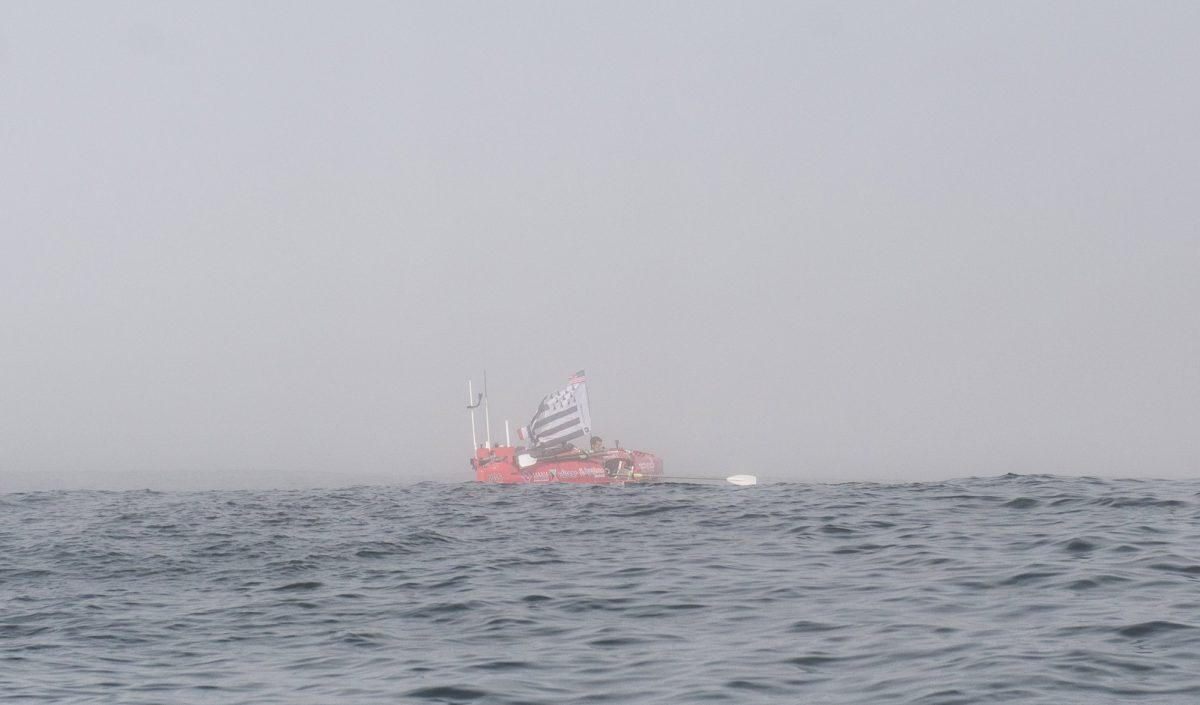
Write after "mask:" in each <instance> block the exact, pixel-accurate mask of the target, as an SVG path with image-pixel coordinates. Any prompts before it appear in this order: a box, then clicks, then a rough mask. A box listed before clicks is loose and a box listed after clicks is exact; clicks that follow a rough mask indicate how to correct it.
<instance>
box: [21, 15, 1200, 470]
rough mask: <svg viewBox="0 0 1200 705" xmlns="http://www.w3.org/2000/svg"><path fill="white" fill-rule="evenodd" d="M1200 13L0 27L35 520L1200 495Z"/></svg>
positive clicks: (420, 18)
mask: <svg viewBox="0 0 1200 705" xmlns="http://www.w3.org/2000/svg"><path fill="white" fill-rule="evenodd" d="M1198 29H1200V3H1194V2H1176V3H1171V2H1154V3H1143V2H1091V1H1088V2H1051V3H1046V2H1025V3H1021V2H995V3H990V4H989V3H982V2H973V3H953V2H932V3H927V2H909V3H896V2H878V3H874V2H860V3H853V4H846V3H840V2H828V3H826V2H812V3H799V2H797V3H764V2H757V3H746V2H729V3H698V2H690V1H689V2H658V3H647V2H641V1H638V2H625V3H619V2H594V3H563V2H543V3H516V4H514V3H448V2H428V3H393V2H383V3H370V2H355V3H333V2H330V3H324V4H321V3H293V2H259V3H251V4H246V3H241V2H208V1H206V2H191V3H171V2H157V1H156V2H132V3H131V2H107V3H91V2H80V3H65V2H11V1H6V2H0V245H2V247H0V336H2V338H0V342H2V344H0V491H8V490H14V489H28V488H34V487H39V488H44V487H113V488H125V487H152V488H156V489H170V488H173V487H188V488H192V487H244V486H295V485H308V484H330V485H338V484H349V483H356V482H407V481H412V480H416V479H436V480H443V481H460V480H467V479H470V478H471V472H470V468H469V467H468V465H467V457H468V455H469V452H470V433H469V428H468V425H467V412H466V410H465V409H464V406H465V403H466V397H467V392H466V380H467V379H468V377H473V378H474V379H475V380H476V381H477V382H478V381H479V380H480V379H481V376H482V370H483V369H484V367H485V366H486V368H487V371H488V376H489V383H490V387H491V399H492V412H493V414H492V418H493V424H494V427H495V428H499V429H501V432H502V420H503V419H504V418H505V417H507V418H509V419H511V420H512V421H513V426H514V429H515V427H516V426H517V425H520V424H522V423H525V422H527V421H528V419H529V417H530V415H531V414H532V413H533V411H534V409H535V407H536V405H537V402H538V401H539V399H540V398H541V396H542V395H543V394H545V393H546V392H548V391H550V390H552V389H554V388H556V387H558V386H561V385H562V384H563V383H565V381H566V378H567V376H568V375H570V374H571V373H572V372H574V371H575V370H577V369H580V368H583V369H585V370H587V372H588V375H589V379H590V384H589V389H590V392H591V397H592V412H593V417H594V421H595V424H596V430H597V432H599V433H600V434H602V435H603V436H604V437H605V438H606V439H607V440H609V441H611V440H614V439H620V440H621V441H622V442H623V444H625V445H629V446H634V447H641V448H645V449H647V450H653V451H656V452H658V453H660V454H661V455H662V456H664V457H665V459H666V462H667V467H668V469H669V470H670V471H673V472H676V473H686V474H707V473H715V474H724V473H728V472H756V473H758V474H759V475H760V476H762V477H764V478H765V479H776V480H820V481H827V480H864V479H865V480H885V481H908V480H921V479H931V478H942V477H956V476H966V475H985V474H998V473H1004V472H1009V471H1012V472H1019V473H1043V472H1050V473H1060V474H1096V475H1106V476H1159V477H1179V476H1194V475H1196V474H1198V470H1200V314H1198V312H1197V305H1198V304H1200V228H1198V227H1197V223H1198V222H1200V218H1198V217H1197V216H1198V210H1200V206H1198V204H1200V178H1198V174H1200V128H1198V126H1200V44H1198V43H1197V42H1196V41H1195V38H1196V36H1197V31H1198Z"/></svg>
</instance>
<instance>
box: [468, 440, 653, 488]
mask: <svg viewBox="0 0 1200 705" xmlns="http://www.w3.org/2000/svg"><path fill="white" fill-rule="evenodd" d="M520 452H521V451H520V450H519V449H517V448H512V447H509V446H500V447H496V448H491V449H488V448H479V449H478V450H476V451H475V457H474V458H472V459H471V465H472V466H473V467H474V468H475V479H476V480H478V481H479V482H494V483H500V484H505V485H515V484H538V485H540V484H549V483H552V482H567V483H572V484H577V485H626V484H630V483H644V482H654V481H656V480H658V479H659V478H660V477H662V474H663V462H662V459H661V458H659V457H658V456H656V455H653V454H652V453H644V452H642V451H638V450H625V449H616V450H607V451H601V452H599V453H585V452H574V453H565V454H559V455H556V456H554V457H551V458H540V459H538V460H537V461H536V462H534V463H533V464H527V465H526V467H521V463H520V462H519V461H518V459H517V458H518V455H519V454H520Z"/></svg>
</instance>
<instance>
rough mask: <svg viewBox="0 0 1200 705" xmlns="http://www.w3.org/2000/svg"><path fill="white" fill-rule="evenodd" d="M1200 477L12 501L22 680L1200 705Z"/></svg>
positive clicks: (371, 695)
mask: <svg viewBox="0 0 1200 705" xmlns="http://www.w3.org/2000/svg"><path fill="white" fill-rule="evenodd" d="M1198 527H1200V482H1194V481H1158V480H1155V481H1104V480H1095V479H1073V478H1058V477H1028V476H1025V477H1017V476H1007V477H1002V478H990V479H973V480H961V481H955V482H941V483H925V484H912V485H873V484H844V485H803V484H791V485H789V484H781V485H763V486H759V487H748V488H735V487H731V486H723V487H717V486H701V485H682V484H674V485H661V486H650V487H633V488H627V489H614V488H602V487H564V486H550V487H516V486H484V485H478V484H473V483H464V484H458V485H448V484H419V485H413V486H406V487H359V488H352V489H345V490H305V491H270V492H251V491H245V492H195V493H165V494H164V493H155V492H48V493H30V494H7V495H0V699H6V700H9V701H15V702H36V703H42V702H56V703H57V702H121V703H167V702H171V703H190V702H196V703H201V702H203V703H342V702H345V703H395V702H414V703H422V702H446V703H457V702H463V703H467V702H470V703H555V704H559V703H600V702H619V703H625V702H628V703H650V702H653V703H683V702H688V703H690V702H713V703H718V702H728V703H753V702H772V703H801V702H803V703H930V704H932V703H990V702H1022V703H1126V702H1153V703H1189V704H1190V703H1196V702H1200V529H1198Z"/></svg>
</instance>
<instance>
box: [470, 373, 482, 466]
mask: <svg viewBox="0 0 1200 705" xmlns="http://www.w3.org/2000/svg"><path fill="white" fill-rule="evenodd" d="M477 406H479V402H477V401H475V388H474V386H472V384H471V380H467V412H468V413H469V414H471V455H475V449H476V448H478V447H479V440H478V439H477V438H476V437H475V407H477Z"/></svg>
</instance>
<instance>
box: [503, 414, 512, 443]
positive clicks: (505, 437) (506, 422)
mask: <svg viewBox="0 0 1200 705" xmlns="http://www.w3.org/2000/svg"><path fill="white" fill-rule="evenodd" d="M504 445H506V446H508V447H509V448H512V439H511V438H509V435H508V419H504Z"/></svg>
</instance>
